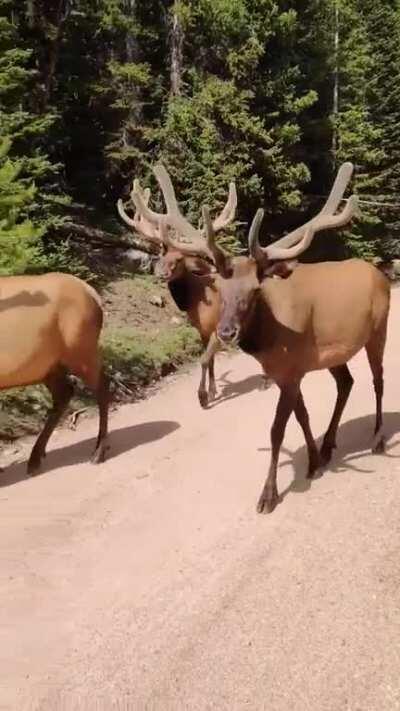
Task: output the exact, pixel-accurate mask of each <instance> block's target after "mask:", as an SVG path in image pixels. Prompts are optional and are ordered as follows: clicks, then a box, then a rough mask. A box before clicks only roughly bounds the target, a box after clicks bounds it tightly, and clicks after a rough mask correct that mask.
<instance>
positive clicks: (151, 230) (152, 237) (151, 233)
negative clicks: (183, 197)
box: [117, 179, 161, 245]
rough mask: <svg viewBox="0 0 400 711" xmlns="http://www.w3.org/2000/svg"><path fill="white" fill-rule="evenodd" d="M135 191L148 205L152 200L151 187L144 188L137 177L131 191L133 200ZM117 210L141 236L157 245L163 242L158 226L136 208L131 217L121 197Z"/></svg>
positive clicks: (126, 222)
mask: <svg viewBox="0 0 400 711" xmlns="http://www.w3.org/2000/svg"><path fill="white" fill-rule="evenodd" d="M134 192H137V193H138V194H140V195H141V199H142V201H143V204H144V205H146V207H147V205H148V203H149V200H150V189H149V188H146V190H143V189H142V188H141V186H140V183H139V180H137V179H135V180H134V181H133V186H132V191H131V200H132V202H133V199H132V195H133V193H134ZM117 210H118V214H119V216H120V217H121V219H122V220H123V221H124V222H125V224H127V225H128V227H131V228H132V229H133V230H135V231H136V232H137V233H138V234H139V235H140V236H141V237H143V238H144V239H147V240H149V241H150V242H153V243H154V244H157V245H159V244H160V243H161V237H160V235H159V234H158V231H157V228H156V227H155V226H154V225H153V223H151V222H150V221H149V220H146V218H145V217H144V216H143V215H142V213H141V212H139V211H138V210H136V212H135V215H134V217H133V218H132V217H129V215H128V214H127V213H126V211H125V208H124V204H123V202H122V200H121V199H119V200H118V202H117Z"/></svg>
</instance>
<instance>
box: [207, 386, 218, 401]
mask: <svg viewBox="0 0 400 711" xmlns="http://www.w3.org/2000/svg"><path fill="white" fill-rule="evenodd" d="M216 397H217V388H216V387H215V385H210V387H209V388H208V401H209V402H212V400H215V398H216Z"/></svg>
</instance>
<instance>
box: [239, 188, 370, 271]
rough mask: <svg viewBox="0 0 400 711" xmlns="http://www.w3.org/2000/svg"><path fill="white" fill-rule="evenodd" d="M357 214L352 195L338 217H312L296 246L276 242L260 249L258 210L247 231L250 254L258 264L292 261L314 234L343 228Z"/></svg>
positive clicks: (260, 213) (327, 215)
mask: <svg viewBox="0 0 400 711" xmlns="http://www.w3.org/2000/svg"><path fill="white" fill-rule="evenodd" d="M359 214H360V211H359V208H358V200H357V197H356V196H355V195H352V196H351V197H350V198H349V199H348V201H347V204H346V207H345V208H344V209H343V210H342V212H340V213H339V214H338V215H331V214H321V213H319V215H317V217H314V219H313V220H310V222H307V223H306V225H304V226H303V228H302V230H303V237H302V239H301V240H300V241H299V242H298V243H297V244H296V245H294V246H291V247H282V246H278V243H277V242H274V244H270V245H269V246H268V247H261V245H260V243H259V241H258V234H259V231H260V225H261V222H262V219H263V217H264V210H262V209H259V210H257V212H256V215H255V217H254V219H253V222H252V225H251V227H250V231H249V251H250V254H251V256H252V257H254V259H255V260H256V261H258V262H265V260H269V261H272V260H275V259H276V260H279V259H294V258H295V257H298V256H299V255H300V254H302V252H304V251H305V250H306V249H307V247H309V245H310V244H311V242H312V240H313V237H314V235H315V233H316V232H320V231H321V230H331V229H335V228H337V227H343V226H344V225H346V224H347V223H348V222H350V220H351V219H352V218H353V217H356V216H358V215H359ZM278 242H280V240H278Z"/></svg>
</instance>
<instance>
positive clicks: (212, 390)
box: [208, 356, 217, 400]
mask: <svg viewBox="0 0 400 711" xmlns="http://www.w3.org/2000/svg"><path fill="white" fill-rule="evenodd" d="M214 363H215V356H212V357H211V358H210V362H209V364H208V398H209V400H215V398H216V395H217V386H216V384H215V373H214Z"/></svg>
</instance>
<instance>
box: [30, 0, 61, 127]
mask: <svg viewBox="0 0 400 711" xmlns="http://www.w3.org/2000/svg"><path fill="white" fill-rule="evenodd" d="M70 10H71V7H70V0H28V2H27V10H26V12H27V17H28V22H29V24H30V25H31V27H34V28H36V30H37V31H38V33H39V36H40V41H41V44H42V46H43V58H42V61H41V75H42V86H41V96H40V101H39V107H38V108H39V110H40V112H41V113H44V112H45V111H47V108H48V105H49V102H50V98H51V93H52V89H53V83H54V77H55V73H56V67H57V61H58V56H59V50H60V42H61V38H62V32H63V26H64V23H65V22H66V20H67V18H68V15H69V13H70Z"/></svg>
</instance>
